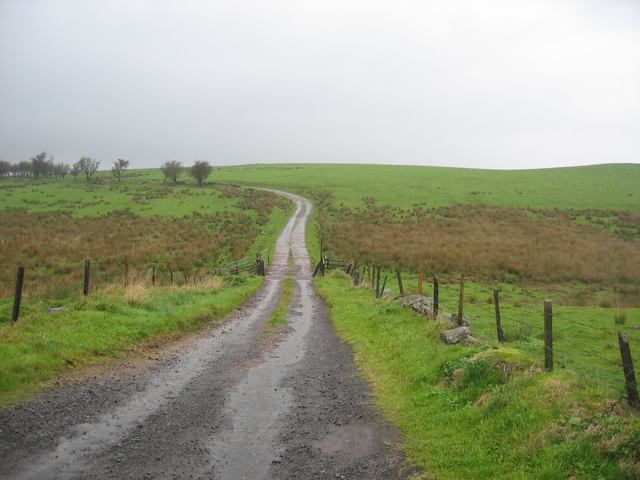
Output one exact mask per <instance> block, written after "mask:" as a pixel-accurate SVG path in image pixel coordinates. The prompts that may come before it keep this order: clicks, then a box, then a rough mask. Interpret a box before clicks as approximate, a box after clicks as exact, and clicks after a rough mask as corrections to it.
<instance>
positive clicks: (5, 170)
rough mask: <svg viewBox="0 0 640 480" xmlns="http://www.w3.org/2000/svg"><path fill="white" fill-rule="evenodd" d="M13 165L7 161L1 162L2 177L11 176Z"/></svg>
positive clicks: (0, 172)
mask: <svg viewBox="0 0 640 480" xmlns="http://www.w3.org/2000/svg"><path fill="white" fill-rule="evenodd" d="M12 167H13V165H11V164H10V163H9V162H7V161H5V160H0V177H8V176H9V175H11V170H12Z"/></svg>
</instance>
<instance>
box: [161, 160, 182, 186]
mask: <svg viewBox="0 0 640 480" xmlns="http://www.w3.org/2000/svg"><path fill="white" fill-rule="evenodd" d="M160 171H162V174H163V175H164V183H167V179H171V180H172V181H173V183H178V175H180V172H182V163H180V162H178V161H176V160H168V161H166V162H164V163H163V164H162V166H161V167H160Z"/></svg>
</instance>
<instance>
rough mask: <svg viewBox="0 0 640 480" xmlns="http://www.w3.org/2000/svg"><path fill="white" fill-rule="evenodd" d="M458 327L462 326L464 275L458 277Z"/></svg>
mask: <svg viewBox="0 0 640 480" xmlns="http://www.w3.org/2000/svg"><path fill="white" fill-rule="evenodd" d="M457 320H458V325H463V324H464V273H463V274H462V275H460V293H459V295H458V318H457Z"/></svg>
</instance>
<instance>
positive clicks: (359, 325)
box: [316, 276, 640, 479]
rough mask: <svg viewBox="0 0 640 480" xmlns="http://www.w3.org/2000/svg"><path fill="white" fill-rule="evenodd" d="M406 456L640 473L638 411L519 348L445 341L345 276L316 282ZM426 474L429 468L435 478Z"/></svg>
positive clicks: (437, 462) (513, 469)
mask: <svg viewBox="0 0 640 480" xmlns="http://www.w3.org/2000/svg"><path fill="white" fill-rule="evenodd" d="M316 285H317V287H318V290H319V292H320V294H321V295H322V296H323V298H324V299H325V301H326V302H327V305H328V306H329V308H330V312H331V317H332V320H333V322H334V325H335V327H336V329H337V330H338V332H339V333H340V335H341V336H342V337H343V338H344V339H345V340H346V341H348V342H349V343H350V344H351V345H352V347H353V350H354V354H355V359H356V362H357V363H358V365H359V367H360V369H361V371H362V372H363V373H364V375H365V376H366V378H367V379H368V380H369V381H370V382H371V384H372V387H373V391H374V395H375V398H376V401H377V403H378V404H379V406H380V407H381V408H382V410H383V411H384V412H385V414H386V415H387V416H388V418H389V419H390V420H391V421H392V422H393V423H395V424H396V425H398V427H399V428H400V430H401V432H402V434H403V435H404V439H405V442H404V447H405V450H406V453H407V456H408V458H409V459H410V460H411V461H414V462H416V463H418V464H420V465H422V466H423V467H424V468H425V470H426V472H428V474H429V475H433V476H435V477H437V478H442V479H459V478H464V479H486V478H492V479H513V478H527V479H566V478H581V479H591V478H593V479H609V478H610V479H631V478H639V477H640V461H639V459H640V428H639V427H640V420H639V418H638V415H637V414H635V413H633V412H630V411H629V410H628V409H627V408H626V407H625V406H624V405H622V404H621V403H620V402H617V401H611V400H608V399H607V398H606V396H604V395H603V394H602V392H600V391H596V390H593V389H592V388H591V387H590V386H589V385H588V384H585V383H584V382H581V381H579V380H578V378H577V377H575V376H574V375H572V374H571V373H570V372H564V373H553V374H548V373H542V372H541V371H540V369H539V368H537V367H536V361H535V360H534V359H531V358H530V357H529V356H528V354H527V353H526V352H523V351H521V350H519V349H516V348H512V347H500V348H490V347H487V346H474V347H464V346H459V345H453V346H446V345H444V344H443V343H442V342H441V341H440V339H439V334H440V331H441V328H442V325H441V324H439V323H438V322H433V321H428V320H426V318H425V317H419V316H416V315H414V314H413V313H411V312H410V311H409V310H407V309H403V308H402V307H400V306H399V305H397V304H393V303H390V302H389V301H386V300H375V299H373V298H372V295H371V292H370V291H369V290H366V289H358V288H353V287H351V285H350V282H349V280H348V279H343V278H332V277H331V276H327V277H324V278H320V279H318V280H317V281H316ZM427 478H430V477H427Z"/></svg>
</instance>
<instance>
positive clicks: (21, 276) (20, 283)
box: [11, 267, 24, 323]
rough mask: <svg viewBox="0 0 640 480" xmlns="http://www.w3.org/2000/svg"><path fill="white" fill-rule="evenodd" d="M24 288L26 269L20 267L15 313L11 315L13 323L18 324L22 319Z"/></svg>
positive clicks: (17, 279)
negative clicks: (21, 304) (21, 307)
mask: <svg viewBox="0 0 640 480" xmlns="http://www.w3.org/2000/svg"><path fill="white" fill-rule="evenodd" d="M23 286H24V267H18V274H17V275H16V293H15V296H14V297H13V313H12V315H11V321H12V322H13V323H16V322H17V321H18V318H20V303H21V302H22V287H23Z"/></svg>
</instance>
